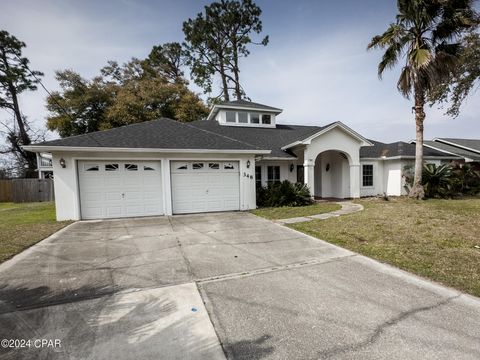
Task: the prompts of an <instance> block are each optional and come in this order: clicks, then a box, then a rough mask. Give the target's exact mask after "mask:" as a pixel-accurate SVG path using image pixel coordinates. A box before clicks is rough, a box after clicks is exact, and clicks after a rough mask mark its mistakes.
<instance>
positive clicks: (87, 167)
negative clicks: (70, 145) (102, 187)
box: [84, 164, 100, 171]
mask: <svg viewBox="0 0 480 360" xmlns="http://www.w3.org/2000/svg"><path fill="white" fill-rule="evenodd" d="M84 169H85V171H98V170H99V169H100V167H99V166H98V165H86V164H85V165H84Z"/></svg>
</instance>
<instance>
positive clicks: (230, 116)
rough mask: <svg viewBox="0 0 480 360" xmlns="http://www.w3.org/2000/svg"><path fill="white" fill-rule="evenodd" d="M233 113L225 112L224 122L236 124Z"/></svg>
mask: <svg viewBox="0 0 480 360" xmlns="http://www.w3.org/2000/svg"><path fill="white" fill-rule="evenodd" d="M235 114H236V113H235V111H225V116H226V121H227V122H229V123H234V122H237V121H236V119H235Z"/></svg>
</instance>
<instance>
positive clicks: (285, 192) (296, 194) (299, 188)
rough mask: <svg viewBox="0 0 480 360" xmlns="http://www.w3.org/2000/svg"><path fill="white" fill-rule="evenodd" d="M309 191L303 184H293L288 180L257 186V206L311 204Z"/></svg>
mask: <svg viewBox="0 0 480 360" xmlns="http://www.w3.org/2000/svg"><path fill="white" fill-rule="evenodd" d="M312 202H313V201H312V198H311V196H310V191H309V189H308V187H307V186H306V185H305V184H301V183H296V184H293V183H291V182H290V181H288V180H284V181H282V182H278V183H273V184H269V185H268V186H267V187H260V188H257V206H259V207H280V206H304V205H309V204H311V203H312Z"/></svg>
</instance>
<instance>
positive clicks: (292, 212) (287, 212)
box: [252, 202, 341, 220]
mask: <svg viewBox="0 0 480 360" xmlns="http://www.w3.org/2000/svg"><path fill="white" fill-rule="evenodd" d="M340 209H341V206H340V205H338V204H334V203H329V202H325V203H318V204H314V205H307V206H295V207H294V206H283V207H275V208H260V209H256V210H252V213H254V214H255V215H258V216H261V217H264V218H266V219H270V220H277V219H288V218H294V217H301V216H309V215H317V214H323V213H327V212H330V211H335V210H340Z"/></svg>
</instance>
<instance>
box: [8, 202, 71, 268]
mask: <svg viewBox="0 0 480 360" xmlns="http://www.w3.org/2000/svg"><path fill="white" fill-rule="evenodd" d="M70 223H71V221H61V222H57V221H56V220H55V204H54V203H53V202H43V203H22V204H13V203H0V263H1V262H3V261H5V260H7V259H9V258H11V257H12V256H14V255H15V254H18V253H20V252H22V251H23V250H25V249H26V248H28V247H30V246H32V245H33V244H35V243H37V242H39V241H40V240H43V239H45V238H46V237H47V236H49V235H51V234H53V233H54V232H56V231H58V230H60V229H61V228H63V227H64V226H65V225H67V224H70Z"/></svg>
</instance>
